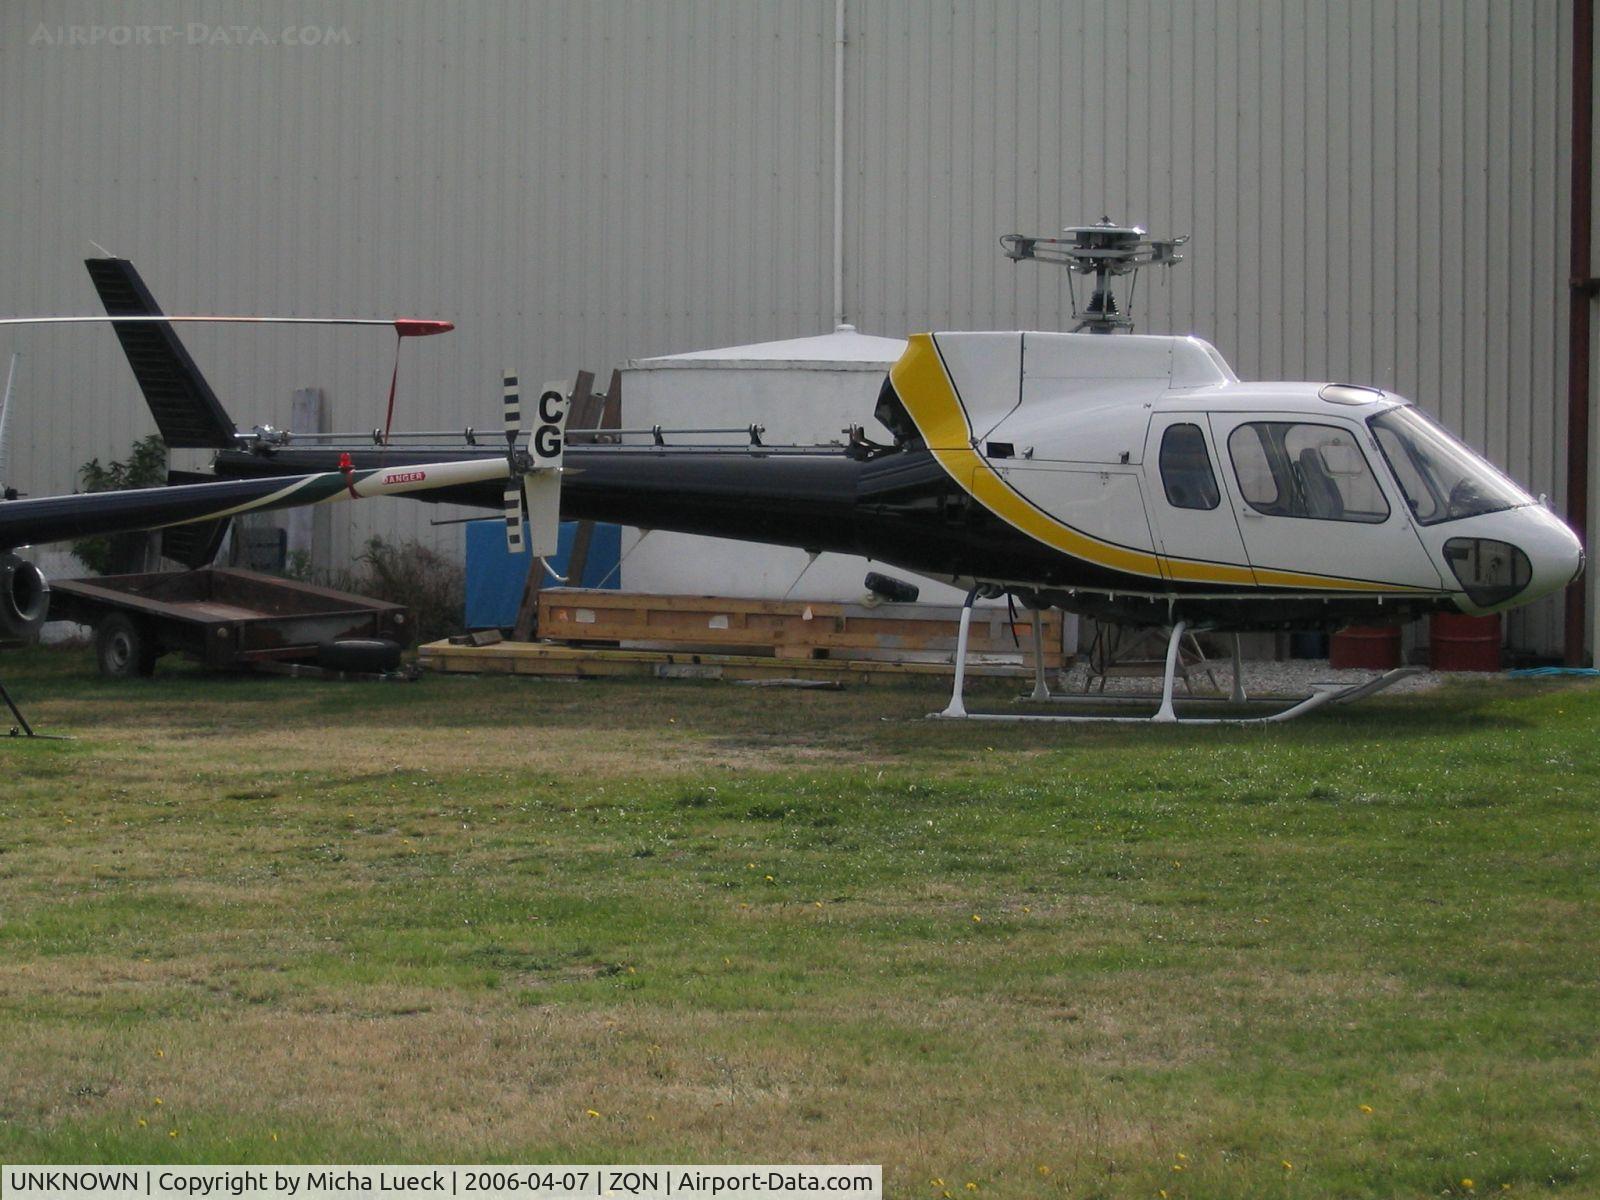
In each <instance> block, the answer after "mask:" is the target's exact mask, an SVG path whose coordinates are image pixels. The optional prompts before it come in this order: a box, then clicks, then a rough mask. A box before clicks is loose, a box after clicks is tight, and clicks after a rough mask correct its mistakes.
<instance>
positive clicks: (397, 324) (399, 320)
mask: <svg viewBox="0 0 1600 1200" xmlns="http://www.w3.org/2000/svg"><path fill="white" fill-rule="evenodd" d="M455 327H456V326H455V322H454V321H422V320H418V319H417V318H415V317H396V318H395V320H394V331H395V332H396V333H398V334H399V335H400V336H401V337H403V338H405V337H432V336H433V335H434V334H436V333H449V332H450V331H451V330H452V329H454V328H455Z"/></svg>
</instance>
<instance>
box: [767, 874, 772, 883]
mask: <svg viewBox="0 0 1600 1200" xmlns="http://www.w3.org/2000/svg"><path fill="white" fill-rule="evenodd" d="M767 882H768V883H772V882H773V879H772V876H771V875H768V876H767Z"/></svg>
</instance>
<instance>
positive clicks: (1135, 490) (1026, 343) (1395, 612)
mask: <svg viewBox="0 0 1600 1200" xmlns="http://www.w3.org/2000/svg"><path fill="white" fill-rule="evenodd" d="M1183 241H1184V239H1181V238H1180V239H1165V240H1162V239H1151V238H1147V237H1146V235H1145V231H1144V230H1143V229H1141V228H1139V227H1138V226H1128V227H1124V226H1117V225H1115V224H1113V223H1112V222H1111V221H1110V220H1109V219H1106V220H1103V221H1102V222H1100V223H1099V224H1096V225H1091V226H1078V227H1072V228H1069V229H1067V230H1066V231H1064V236H1063V237H1060V238H1027V237H1022V236H1021V235H1007V236H1006V237H1005V238H1003V239H1002V245H1003V246H1004V247H1005V250H1006V253H1007V254H1008V255H1009V256H1010V257H1013V258H1016V259H1018V260H1026V259H1036V260H1039V261H1047V262H1058V263H1061V264H1063V265H1065V266H1067V267H1068V268H1069V270H1070V271H1071V272H1072V273H1074V274H1083V275H1093V276H1094V278H1095V282H1094V286H1093V289H1092V291H1091V294H1090V297H1089V300H1088V303H1087V305H1086V306H1085V308H1084V309H1083V310H1081V311H1080V310H1079V308H1078V304H1077V296H1076V292H1075V291H1074V295H1073V311H1074V314H1075V316H1077V317H1079V324H1078V326H1077V327H1076V328H1075V329H1074V330H1073V331H1072V332H1066V333H1063V332H1053V331H1038V332H1035V331H1019V330H1010V331H999V332H970V331H957V332H931V333H920V334H915V335H913V336H912V337H911V338H910V339H909V340H908V343H907V349H906V351H905V353H904V355H903V357H902V358H901V359H900V360H899V362H897V363H896V364H895V365H894V366H893V368H892V369H891V370H890V372H889V374H888V377H887V378H886V379H885V380H884V382H883V386H882V389H881V391H880V394H879V397H878V400H877V403H876V406H875V409H874V414H873V415H874V417H875V418H876V420H877V421H878V423H879V424H880V425H881V426H883V428H884V429H885V430H887V432H888V434H889V438H888V440H884V441H875V440H872V439H870V438H868V437H867V436H866V434H865V432H864V430H863V429H862V427H860V426H855V427H852V429H851V430H850V431H849V440H848V441H847V442H845V443H843V444H834V445H827V446H768V445H764V444H762V443H761V440H760V437H759V427H751V429H750V430H749V438H748V444H742V445H707V444H683V445H675V444H669V443H667V442H666V440H665V438H664V435H663V431H662V430H660V429H652V430H634V431H630V430H616V431H604V437H605V439H606V442H607V444H592V443H591V444H574V445H572V446H571V447H570V449H569V452H568V456H567V460H566V466H565V478H564V482H563V485H562V492H561V515H562V517H564V518H566V519H574V518H576V519H592V520H601V521H609V522H615V523H618V524H624V525H632V526H637V527H639V528H642V529H663V530H671V531H675V532H683V533H693V534H703V535H710V536H718V537H727V538H736V539H742V540H749V541H756V542H766V543H773V544H779V545H785V546H793V547H799V548H801V549H804V550H807V551H808V552H811V553H820V552H823V551H840V552H843V553H849V554H858V555H863V556H865V557H868V558H872V559H875V560H878V561H880V562H883V563H886V564H889V565H892V566H895V567H898V568H900V569H902V570H905V571H909V572H912V573H916V574H919V575H922V576H925V577H928V578H932V579H936V580H939V581H941V582H947V583H953V584H955V585H957V586H958V587H961V588H963V589H964V590H966V592H967V600H966V604H965V606H964V608H963V611H962V623H961V630H962V633H961V636H960V638H959V639H958V648H957V653H956V678H955V686H954V692H953V695H952V698H951V702H950V704H949V706H948V707H947V708H946V709H945V710H944V711H943V712H942V713H940V714H936V715H941V716H946V717H968V716H970V717H983V718H992V719H1025V720H1080V719H1102V720H1154V721H1157V722H1171V721H1176V720H1178V719H1179V718H1178V716H1177V713H1176V708H1175V697H1174V694H1173V682H1174V677H1175V674H1176V669H1177V666H1178V663H1179V653H1180V648H1181V645H1182V641H1183V638H1184V636H1185V634H1186V633H1188V632H1191V631H1195V630H1201V631H1211V632H1216V633H1220V634H1232V635H1234V636H1233V658H1234V691H1233V695H1232V697H1231V699H1232V700H1234V701H1237V702H1241V703H1242V702H1245V701H1246V700H1248V699H1249V698H1248V697H1247V695H1246V693H1245V692H1244V689H1243V686H1242V663H1241V655H1240V650H1239V641H1238V634H1240V633H1242V632H1247V631H1262V630H1329V629H1336V628H1340V627H1343V626H1346V625H1349V624H1352V623H1383V622H1398V621H1403V620H1408V619H1412V618H1415V617H1418V616H1422V615H1425V614H1428V613H1433V612H1460V613H1468V614H1473V615H1482V614H1487V613H1495V612H1502V611H1506V610H1508V609H1511V608H1515V607H1517V606H1519V605H1522V604H1526V603H1529V602H1530V601H1533V600H1536V599H1538V598H1539V597H1541V596H1544V595H1547V594H1549V593H1551V592H1554V591H1557V590H1559V589H1561V588H1563V587H1565V586H1567V585H1568V584H1569V583H1570V582H1572V581H1573V580H1574V579H1576V578H1577V577H1578V575H1579V574H1580V573H1581V572H1582V570H1583V566H1584V554H1583V549H1582V546H1581V544H1580V542H1579V540H1578V538H1577V537H1576V536H1575V535H1574V534H1573V533H1572V531H1571V530H1570V529H1569V528H1568V527H1567V526H1566V525H1565V524H1564V523H1563V522H1562V521H1560V520H1559V519H1558V518H1557V517H1556V516H1555V515H1554V514H1553V513H1551V512H1550V511H1549V509H1548V508H1546V507H1545V506H1544V505H1543V504H1542V503H1541V502H1539V501H1537V500H1535V499H1534V498H1533V497H1532V496H1530V495H1529V494H1528V493H1527V492H1526V491H1524V490H1523V489H1522V488H1520V487H1519V486H1518V485H1517V484H1516V483H1514V482H1513V481H1512V480H1511V479H1509V478H1508V477H1506V476H1505V475H1504V474H1503V473H1501V472H1500V471H1498V470H1496V469H1495V468H1494V467H1493V466H1492V465H1490V464H1489V463H1488V462H1487V461H1486V460H1484V459H1483V458H1482V457H1481V456H1479V455H1478V454H1476V453H1475V452H1474V451H1472V450H1471V449H1469V448H1468V447H1467V446H1465V445H1464V444H1462V443H1461V442H1460V441H1458V440H1457V439H1455V438H1454V437H1452V436H1451V435H1450V434H1449V433H1447V432H1446V431H1445V430H1444V429H1443V428H1442V427H1440V426H1439V425H1438V424H1437V423H1436V422H1434V421H1433V420H1431V419H1430V418H1428V417H1427V416H1426V415H1424V414H1423V413H1422V412H1421V411H1420V410H1418V409H1417V408H1416V406H1415V405H1413V404H1412V403H1411V402H1410V401H1409V400H1407V399H1405V398H1403V397H1401V396H1398V395H1395V394H1393V393H1391V392H1388V391H1385V390H1382V389H1379V388H1373V387H1367V386H1363V385H1359V384H1348V383H1338V382H1329V381H1311V382H1242V381H1240V380H1239V378H1238V377H1237V376H1236V375H1235V374H1234V372H1233V371H1232V369H1231V368H1229V366H1228V364H1227V362H1226V360H1225V359H1224V358H1223V356H1222V354H1221V353H1220V352H1219V351H1218V350H1217V349H1216V348H1215V347H1214V346H1212V345H1210V344H1209V343H1207V342H1205V341H1203V340H1201V339H1199V338H1196V337H1181V336H1155V335H1145V334H1135V333H1133V332H1132V331H1131V330H1132V321H1131V316H1130V314H1129V313H1128V312H1126V311H1123V310H1122V309H1121V308H1120V307H1119V305H1118V303H1117V300H1116V297H1115V295H1114V293H1113V288H1112V281H1113V279H1115V278H1116V277H1117V276H1120V275H1126V274H1133V273H1135V272H1136V271H1137V270H1138V269H1139V268H1140V267H1142V266H1150V265H1159V266H1162V267H1170V266H1172V265H1173V264H1175V263H1177V262H1179V261H1181V260H1182V255H1181V254H1179V253H1177V250H1178V247H1179V246H1181V245H1182V244H1183ZM130 269H131V268H130ZM1069 279H1070V276H1069ZM1111 334H1114V335H1115V336H1107V335H1111ZM136 371H137V367H136ZM196 374H197V373H196ZM193 386H194V387H195V388H197V389H198V388H201V387H203V386H204V385H203V381H199V380H198V378H196V380H195V381H194V382H193ZM147 391H148V389H147ZM205 391H206V393H207V394H209V388H206V389H205ZM571 433H572V435H573V436H576V435H578V434H580V433H588V434H591V435H593V434H599V433H601V431H581V430H574V431H571ZM209 436H210V440H209V442H208V444H209V445H210V446H212V447H213V448H215V449H216V450H217V454H216V456H215V459H214V462H213V469H214V470H215V471H216V473H217V474H218V475H222V476H230V477H257V476H262V475H274V474H279V473H284V472H291V471H301V470H308V469H314V468H317V467H319V466H325V465H326V464H327V463H328V462H329V460H330V458H331V456H333V455H337V454H348V455H350V456H351V459H352V460H353V461H357V462H363V463H370V462H373V461H377V460H378V459H379V458H382V459H384V460H385V461H390V462H395V463H403V462H406V461H420V460H421V459H423V458H436V459H449V458H456V459H470V458H474V457H479V456H481V455H483V454H484V453H485V451H484V450H483V449H481V448H476V447H474V446H472V445H470V444H469V445H459V446H446V445H443V444H429V445H426V446H416V445H412V446H408V447H406V448H404V449H396V447H395V446H394V445H393V444H390V443H389V442H388V440H387V439H386V438H378V437H376V436H374V439H373V442H374V443H379V444H373V443H368V444H367V445H365V446H362V445H359V444H356V443H354V442H351V443H350V444H347V445H343V446H340V445H330V444H328V442H329V441H330V440H337V439H338V438H339V437H341V436H342V437H344V438H346V439H348V438H350V437H351V436H352V435H315V436H314V437H313V438H312V439H311V440H310V442H307V441H302V440H301V439H299V438H298V437H296V436H295V435H286V434H281V433H278V432H276V431H271V430H264V429H258V430H256V431H253V432H251V433H241V432H239V431H237V430H236V429H235V428H234V426H233V425H232V423H231V421H226V420H222V421H218V422H216V423H214V424H213V426H212V429H211V433H210V435H209ZM416 436H417V437H419V438H428V439H430V440H434V439H436V438H438V437H442V436H444V435H416ZM630 439H631V440H630ZM471 440H472V438H471V436H470V434H469V436H468V438H467V441H469V442H470V441H471ZM421 498H422V499H427V500H434V501H451V502H457V503H463V504H469V505H478V506H480V507H484V508H495V507H499V505H500V498H499V497H497V496H496V495H495V493H494V492H493V491H492V489H490V488H487V487H485V486H483V485H469V486H462V487H446V488H440V489H438V490H435V491H431V492H429V493H427V494H426V495H425V496H423V497H421ZM1006 594H1010V595H1012V596H1014V597H1016V598H1017V599H1018V600H1020V601H1021V602H1022V603H1024V604H1025V605H1027V606H1029V607H1032V608H1035V609H1042V608H1045V607H1050V606H1054V607H1059V608H1062V609H1065V610H1068V611H1072V612H1076V613H1079V614H1082V615H1085V616H1088V617H1091V618H1094V619H1097V620H1101V621H1112V622H1116V623H1119V624H1123V625H1133V626H1144V627H1151V628H1155V629H1160V630H1162V631H1164V632H1165V633H1166V637H1167V653H1166V659H1165V664H1164V676H1163V681H1162V685H1163V686H1162V695H1161V702H1160V706H1159V708H1158V709H1157V711H1156V712H1155V713H1154V714H1153V715H1152V716H1150V717H1103V716H1100V717H1089V718H1084V717H1077V716H1055V715H1032V714H1030V715H1015V716H1014V715H1012V714H983V713H969V712H968V711H967V710H966V708H965V705H964V702H963V699H962V688H963V681H964V666H965V654H966V640H967V639H966V636H965V634H966V629H967V626H968V624H969V622H970V618H971V613H972V606H973V603H974V601H975V600H976V599H978V598H980V597H996V596H1001V595H1006ZM1035 631H1036V633H1035V636H1037V624H1035ZM1035 661H1036V662H1037V661H1039V656H1037V655H1036V656H1035ZM1407 673H1409V669H1407V668H1400V669H1397V670H1395V671H1391V672H1389V673H1387V674H1385V675H1383V676H1380V677H1379V678H1378V679H1376V680H1373V681H1371V682H1369V683H1366V684H1362V685H1358V686H1350V687H1343V686H1338V685H1332V684H1326V685H1320V684H1319V685H1317V687H1316V689H1315V690H1314V691H1313V692H1312V694H1311V695H1309V696H1307V697H1305V698H1303V699H1302V700H1299V701H1297V702H1295V703H1294V704H1292V705H1291V706H1290V707H1288V708H1285V709H1283V710H1281V711H1277V712H1273V713H1271V714H1269V715H1266V716H1261V717H1251V718H1232V717H1229V718H1184V719H1185V720H1186V721H1189V720H1205V721H1210V720H1215V719H1226V720H1230V721H1231V720H1238V719H1244V720H1263V721H1280V720H1287V719H1290V718H1292V717H1296V716H1299V715H1302V714H1304V713H1306V712H1309V711H1311V710H1313V709H1315V708H1318V707H1321V706H1323V705H1325V704H1328V703H1333V702H1346V701H1350V700H1355V699H1359V698H1361V697H1363V696H1367V695H1371V694H1372V693H1373V692H1375V691H1378V690H1381V689H1382V688H1383V687H1386V686H1388V685H1389V684H1391V683H1393V682H1395V681H1397V680H1398V679H1399V678H1402V677H1404V675H1405V674H1407ZM1034 695H1035V697H1036V698H1039V699H1051V698H1053V697H1051V695H1050V693H1049V689H1048V688H1047V687H1046V686H1045V682H1044V680H1043V678H1042V675H1041V677H1040V678H1039V679H1038V680H1037V681H1036V687H1035V693H1034Z"/></svg>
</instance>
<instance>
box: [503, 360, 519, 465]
mask: <svg viewBox="0 0 1600 1200" xmlns="http://www.w3.org/2000/svg"><path fill="white" fill-rule="evenodd" d="M505 381H506V390H505V408H506V449H507V450H508V451H510V450H513V449H515V448H516V445H517V438H518V437H519V436H520V435H521V434H522V391H521V388H520V386H519V385H518V383H517V373H516V372H515V371H507V372H506V374H505Z"/></svg>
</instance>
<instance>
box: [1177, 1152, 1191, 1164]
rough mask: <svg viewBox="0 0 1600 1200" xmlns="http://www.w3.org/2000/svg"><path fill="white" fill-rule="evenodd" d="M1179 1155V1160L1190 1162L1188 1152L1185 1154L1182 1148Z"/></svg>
mask: <svg viewBox="0 0 1600 1200" xmlns="http://www.w3.org/2000/svg"><path fill="white" fill-rule="evenodd" d="M1177 1157H1178V1161H1179V1162H1188V1161H1189V1156H1188V1155H1187V1154H1185V1153H1184V1152H1183V1151H1181V1150H1180V1151H1178V1156H1177Z"/></svg>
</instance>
